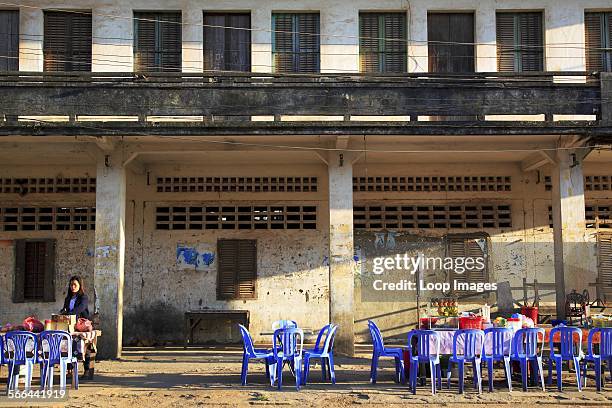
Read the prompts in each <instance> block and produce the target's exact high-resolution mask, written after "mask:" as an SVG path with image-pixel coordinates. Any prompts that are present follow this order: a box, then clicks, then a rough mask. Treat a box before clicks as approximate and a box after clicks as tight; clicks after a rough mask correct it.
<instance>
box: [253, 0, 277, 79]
mask: <svg viewBox="0 0 612 408" xmlns="http://www.w3.org/2000/svg"><path fill="white" fill-rule="evenodd" d="M251 27H252V28H253V31H251V71H253V72H272V33H271V32H270V30H271V29H272V9H271V8H270V7H268V6H267V5H266V4H265V3H262V4H259V5H258V6H257V7H256V8H255V9H253V10H252V11H251Z"/></svg>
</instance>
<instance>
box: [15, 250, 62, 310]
mask: <svg viewBox="0 0 612 408" xmlns="http://www.w3.org/2000/svg"><path fill="white" fill-rule="evenodd" d="M27 301H43V302H54V301H55V240H53V239H46V240H16V241H15V281H14V290H13V302H15V303H19V302H27Z"/></svg>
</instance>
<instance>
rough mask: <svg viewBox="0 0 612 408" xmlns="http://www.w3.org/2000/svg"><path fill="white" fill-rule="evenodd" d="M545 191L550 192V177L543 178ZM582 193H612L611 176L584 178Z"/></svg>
mask: <svg viewBox="0 0 612 408" xmlns="http://www.w3.org/2000/svg"><path fill="white" fill-rule="evenodd" d="M544 182H545V186H546V191H552V178H551V176H546V177H544ZM584 191H612V176H601V175H599V176H584Z"/></svg>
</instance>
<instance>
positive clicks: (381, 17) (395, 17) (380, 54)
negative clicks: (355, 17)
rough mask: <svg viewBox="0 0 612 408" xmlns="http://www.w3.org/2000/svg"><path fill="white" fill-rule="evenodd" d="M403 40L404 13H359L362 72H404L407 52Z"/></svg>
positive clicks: (404, 36) (404, 29)
mask: <svg viewBox="0 0 612 408" xmlns="http://www.w3.org/2000/svg"><path fill="white" fill-rule="evenodd" d="M405 40H406V16H405V14H403V13H360V14H359V65H360V70H361V72H367V73H384V72H388V73H401V72H406V70H407V55H408V54H407V43H406V41H405Z"/></svg>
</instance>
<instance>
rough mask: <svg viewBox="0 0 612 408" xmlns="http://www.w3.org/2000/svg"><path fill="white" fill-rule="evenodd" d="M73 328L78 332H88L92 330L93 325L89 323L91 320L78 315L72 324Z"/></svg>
mask: <svg viewBox="0 0 612 408" xmlns="http://www.w3.org/2000/svg"><path fill="white" fill-rule="evenodd" d="M74 329H75V330H76V331H78V332H90V331H93V326H92V325H91V321H90V320H88V319H85V318H84V317H79V320H77V322H76V324H75V325H74Z"/></svg>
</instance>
